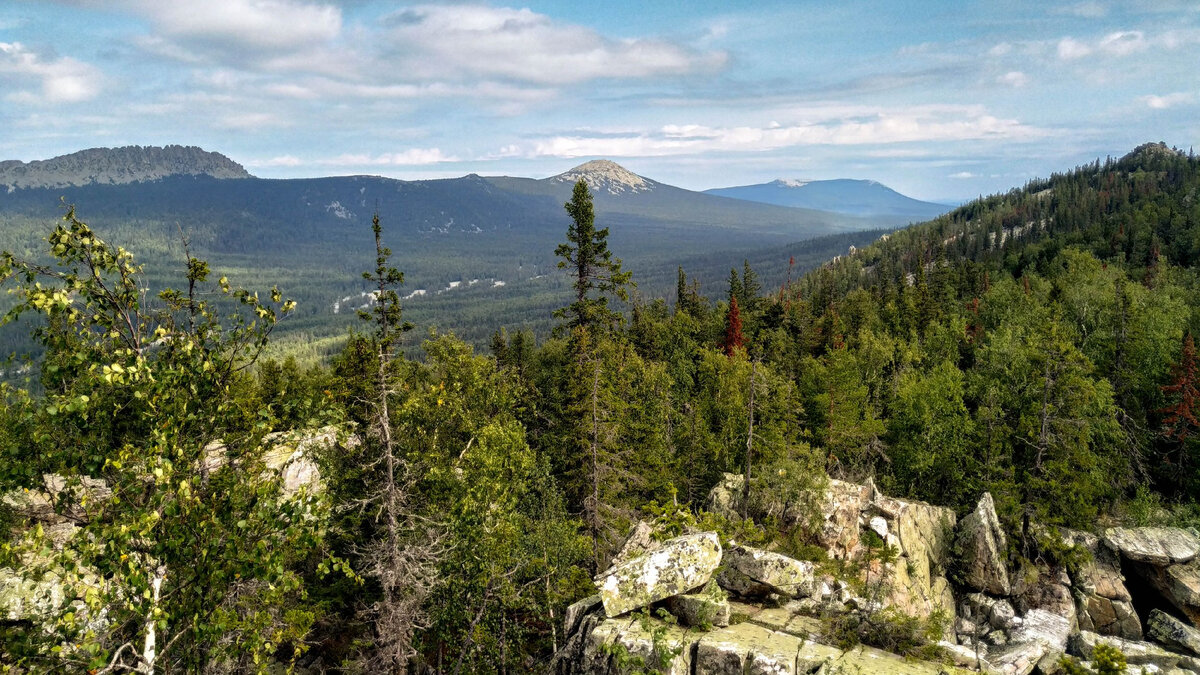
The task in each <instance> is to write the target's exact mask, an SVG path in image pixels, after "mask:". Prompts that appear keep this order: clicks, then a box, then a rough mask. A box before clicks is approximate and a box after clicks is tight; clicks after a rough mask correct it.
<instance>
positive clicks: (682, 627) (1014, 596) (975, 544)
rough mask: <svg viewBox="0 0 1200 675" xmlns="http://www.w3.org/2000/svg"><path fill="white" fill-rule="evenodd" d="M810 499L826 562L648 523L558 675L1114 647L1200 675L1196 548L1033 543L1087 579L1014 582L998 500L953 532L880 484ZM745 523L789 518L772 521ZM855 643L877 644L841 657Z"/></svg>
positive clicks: (1043, 658)
mask: <svg viewBox="0 0 1200 675" xmlns="http://www.w3.org/2000/svg"><path fill="white" fill-rule="evenodd" d="M740 481H741V477H740V476H736V475H732V474H726V476H725V478H724V480H723V481H722V482H721V483H719V484H718V485H717V486H716V487H715V488H713V490H712V492H711V493H710V495H709V509H710V510H711V511H713V512H717V513H721V514H723V516H724V517H725V518H727V519H731V520H736V519H737V518H739V517H740V516H739V513H740V512H741V506H742V505H741V503H740V498H741V495H742V491H741V489H740V485H741V483H740ZM813 496H814V497H815V499H813V500H812V502H813V503H815V504H818V505H819V506H818V507H817V510H818V513H817V514H816V519H815V520H816V521H817V525H816V531H817V532H818V533H819V535H820V536H819V537H818V539H819V540H820V541H821V542H822V549H823V551H821V552H820V553H822V554H823V555H816V554H815V553H816V552H815V551H811V552H808V553H810V554H812V555H809V556H808V557H811V558H814V560H799V559H796V558H795V557H793V556H792V555H789V554H788V552H785V551H782V550H768V549H760V548H756V547H753V546H748V545H745V544H741V543H738V542H735V541H720V535H718V533H716V532H701V531H698V532H691V533H688V534H685V535H683V536H677V537H674V538H666V537H665V535H664V534H663V533H662V532H660V531H658V530H656V529H655V527H654V526H653V525H652V524H650V523H638V524H637V525H636V526H635V527H634V528H633V529H632V531H631V532H630V535H629V537H628V540H627V542H626V545H625V546H624V547H623V548H622V551H621V553H620V554H619V555H618V556H617V557H616V558H615V559H614V562H615V564H614V566H613V567H612V568H610V569H609V570H608V571H606V572H605V573H603V574H601V575H599V576H597V578H596V587H597V591H598V594H597V595H595V596H592V597H590V598H587V599H585V600H582V601H580V602H578V603H576V604H575V605H573V606H572V607H571V608H570V609H569V610H568V611H567V613H566V619H565V621H564V626H563V628H564V632H565V635H566V636H567V639H566V643H565V645H564V646H563V647H562V648H561V649H560V650H559V651H558V653H557V654H556V656H555V659H554V662H553V666H552V670H553V672H555V673H558V674H559V675H608V674H613V675H616V674H622V673H634V672H652V673H669V674H678V675H684V674H687V675H725V674H729V675H732V674H735V673H736V674H745V673H764V674H766V673H771V674H789V675H790V674H799V673H824V674H832V673H903V674H911V675H922V674H925V673H928V674H929V675H938V674H941V673H953V672H968V671H977V672H987V673H998V674H1002V675H1030V674H1031V673H1041V674H1045V675H1051V674H1053V673H1061V672H1065V671H1064V670H1063V665H1062V663H1063V662H1064V658H1065V657H1071V658H1074V659H1075V660H1077V661H1082V662H1084V665H1085V666H1087V665H1089V664H1088V662H1090V661H1091V660H1092V659H1093V658H1094V657H1095V654H1096V649H1097V646H1098V645H1100V644H1108V645H1110V646H1113V647H1116V648H1117V649H1119V650H1121V652H1122V653H1124V654H1125V656H1126V659H1127V661H1128V663H1129V664H1130V666H1131V668H1133V670H1130V671H1129V672H1148V673H1172V674H1174V675H1189V674H1193V673H1200V628H1198V627H1197V622H1196V620H1195V617H1194V612H1195V610H1196V609H1197V606H1196V605H1195V604H1194V602H1193V601H1194V599H1195V596H1194V594H1193V592H1192V590H1191V588H1190V587H1189V586H1188V585H1187V583H1186V581H1179V580H1180V579H1187V578H1189V577H1188V574H1189V573H1190V571H1191V570H1192V569H1193V568H1192V567H1191V566H1190V563H1191V561H1192V559H1193V557H1194V555H1195V553H1194V545H1193V543H1194V541H1195V540H1196V533H1195V532H1194V531H1191V530H1184V529H1176V528H1123V529H1115V528H1114V529H1110V530H1108V531H1107V532H1105V533H1104V534H1103V536H1097V535H1093V534H1089V533H1084V532H1077V531H1071V530H1063V531H1061V532H1058V533H1054V532H1052V531H1051V530H1049V529H1047V528H1037V531H1038V532H1039V536H1042V537H1058V538H1059V539H1060V541H1061V544H1062V545H1063V546H1064V547H1066V548H1067V549H1069V550H1074V551H1076V552H1077V556H1076V558H1075V559H1077V560H1078V562H1073V563H1071V564H1070V565H1067V564H1062V565H1052V564H1049V563H1022V566H1021V567H1018V568H1015V569H1014V568H1013V567H1012V565H1011V563H1010V558H1009V557H1008V555H1007V552H1006V547H1007V543H1006V541H1005V537H1004V534H1003V532H1002V531H1001V530H1000V528H999V521H998V519H997V517H996V513H995V507H994V502H993V500H992V498H991V496H990V495H988V494H984V495H983V496H982V498H981V499H980V500H979V503H978V504H977V506H976V508H975V510H974V511H972V512H971V513H970V514H969V515H968V516H967V517H966V518H963V519H962V521H960V522H957V523H956V521H955V518H954V514H953V513H952V512H951V511H949V510H948V509H942V508H939V507H934V506H930V505H928V504H924V503H921V502H917V501H907V500H901V499H895V498H891V497H888V496H886V495H883V494H882V493H880V492H879V491H878V490H877V489H876V488H875V486H874V485H873V484H871V483H870V482H868V483H867V484H865V485H860V484H855V483H847V482H844V481H837V480H830V481H829V482H828V484H827V485H826V487H825V488H824V490H823V492H822V493H821V494H817V495H813ZM768 501H769V500H768ZM748 511H750V514H749V515H750V516H751V517H753V516H754V515H755V512H756V511H761V512H763V513H766V512H773V513H776V514H779V513H786V512H787V510H786V509H783V508H781V505H779V504H770V503H767V504H763V503H755V504H752V505H750V507H749V508H748ZM794 515H796V516H797V517H799V515H800V514H798V513H797V514H794ZM1180 568H1182V569H1180ZM1126 574H1132V575H1136V582H1137V583H1136V584H1133V586H1134V587H1135V588H1137V589H1138V590H1139V593H1140V594H1141V595H1142V596H1143V597H1135V596H1134V595H1133V594H1132V593H1131V590H1130V586H1129V585H1127V583H1126V582H1127V577H1126ZM1139 610H1141V611H1143V612H1145V616H1139V613H1138V612H1139ZM906 626H907V628H904V627H906ZM912 626H920V630H921V631H923V638H922V639H923V640H925V641H926V644H925V645H923V646H922V647H921V648H920V649H914V648H913V645H912V644H909V645H907V646H906V645H903V644H901V642H899V641H894V642H893V643H891V644H883V643H881V644H880V645H879V646H870V645H869V644H863V642H870V641H871V640H872V639H873V638H872V637H871V636H872V635H874V636H875V638H877V637H878V636H879V635H881V634H884V633H887V632H888V631H889V630H890V631H893V633H892V634H893V636H895V635H898V634H900V633H902V632H903V631H904V630H909V631H911V629H912ZM847 627H851V629H852V630H860V629H862V628H863V627H871V629H872V630H874V631H875V633H874V634H872V633H870V632H869V631H866V632H863V631H861V630H860V632H859V633H858V634H857V635H858V637H864V636H866V638H867V639H865V640H861V641H860V640H858V639H852V640H847V630H848V628H847ZM880 647H893V648H895V651H888V650H887V649H882V648H880ZM897 651H904V652H905V653H904V654H900V653H896V652H897Z"/></svg>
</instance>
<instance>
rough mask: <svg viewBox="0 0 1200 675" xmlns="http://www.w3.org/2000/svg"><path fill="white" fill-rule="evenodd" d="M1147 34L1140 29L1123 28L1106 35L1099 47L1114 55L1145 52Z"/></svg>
mask: <svg viewBox="0 0 1200 675" xmlns="http://www.w3.org/2000/svg"><path fill="white" fill-rule="evenodd" d="M1147 46H1148V45H1147V42H1146V36H1145V34H1144V33H1142V31H1140V30H1123V31H1117V32H1115V33H1109V34H1108V35H1105V36H1104V37H1103V38H1102V39H1101V40H1100V44H1099V49H1100V51H1102V52H1105V53H1106V54H1112V55H1113V56H1129V55H1130V54H1136V53H1138V52H1143V51H1145V50H1146V47H1147Z"/></svg>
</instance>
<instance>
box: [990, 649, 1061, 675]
mask: <svg viewBox="0 0 1200 675" xmlns="http://www.w3.org/2000/svg"><path fill="white" fill-rule="evenodd" d="M1054 653H1061V650H1059V651H1055V650H1054V649H1051V648H1050V647H1048V646H1047V645H1046V644H1045V643H1043V642H1038V641H1033V642H1014V643H1011V644H1009V645H1007V646H1004V647H999V648H995V649H989V650H988V653H987V663H988V664H989V665H990V666H991V667H992V668H991V672H993V673H1002V675H1029V673H1032V672H1033V669H1034V668H1037V666H1038V663H1039V662H1041V660H1042V659H1043V658H1044V657H1045V656H1046V655H1047V654H1054Z"/></svg>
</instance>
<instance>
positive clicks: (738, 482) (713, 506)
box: [707, 473, 746, 520]
mask: <svg viewBox="0 0 1200 675" xmlns="http://www.w3.org/2000/svg"><path fill="white" fill-rule="evenodd" d="M745 485H746V477H745V476H743V475H741V474H736V473H727V474H725V475H724V476H723V477H722V479H721V482H720V483H717V484H716V485H714V486H713V489H712V490H709V492H708V506H707V508H708V510H709V511H710V512H712V513H715V514H717V515H719V516H722V517H724V518H727V519H729V520H741V517H742V515H741V508H742V493H743V489H744V487H745Z"/></svg>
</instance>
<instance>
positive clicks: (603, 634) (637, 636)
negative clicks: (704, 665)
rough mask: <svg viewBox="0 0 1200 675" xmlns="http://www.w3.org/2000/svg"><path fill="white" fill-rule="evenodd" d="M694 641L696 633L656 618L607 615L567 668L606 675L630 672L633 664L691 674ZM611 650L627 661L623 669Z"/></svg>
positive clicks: (678, 674)
mask: <svg viewBox="0 0 1200 675" xmlns="http://www.w3.org/2000/svg"><path fill="white" fill-rule="evenodd" d="M694 643H695V636H693V635H692V634H690V633H689V632H688V631H687V630H685V629H683V628H680V627H679V626H673V625H668V624H665V623H663V622H661V621H659V620H657V619H653V618H650V619H643V618H641V617H633V618H620V619H607V620H605V621H603V622H601V623H600V624H599V625H598V626H596V627H595V629H593V630H592V631H591V633H590V634H589V635H588V638H587V641H586V643H585V645H584V648H583V653H582V655H581V656H580V657H577V662H576V664H575V668H574V669H573V670H570V671H568V672H573V673H579V674H580V675H583V674H595V675H608V674H609V673H613V674H616V673H623V672H629V671H628V666H629V665H632V666H634V668H635V670H642V671H648V672H657V673H660V674H661V675H690V674H691V672H692V645H693V644H694ZM614 652H615V653H619V654H621V657H622V659H623V660H625V661H626V663H627V664H628V665H627V666H626V669H618V668H617V667H615V666H616V664H615V663H614V661H615V657H614ZM639 665H640V668H639V667H638V666H639Z"/></svg>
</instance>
